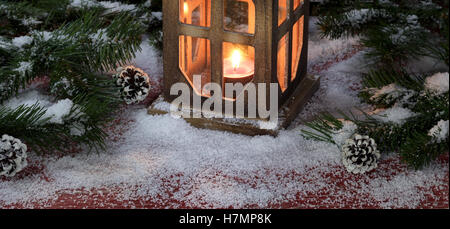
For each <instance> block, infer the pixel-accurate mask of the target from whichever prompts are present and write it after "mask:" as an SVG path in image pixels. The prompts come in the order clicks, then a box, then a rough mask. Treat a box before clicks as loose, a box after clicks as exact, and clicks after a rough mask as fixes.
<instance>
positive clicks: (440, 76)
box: [425, 72, 449, 95]
mask: <svg viewBox="0 0 450 229" xmlns="http://www.w3.org/2000/svg"><path fill="white" fill-rule="evenodd" d="M448 77H449V75H448V72H445V73H437V74H434V75H433V76H430V77H428V78H427V79H426V81H425V87H426V88H427V89H428V90H429V91H431V92H432V93H435V94H438V95H440V94H443V93H448V87H449V86H448Z"/></svg>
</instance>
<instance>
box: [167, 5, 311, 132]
mask: <svg viewBox="0 0 450 229" xmlns="http://www.w3.org/2000/svg"><path fill="white" fill-rule="evenodd" d="M308 17H309V0H163V24H164V25H163V33H164V35H163V36H164V51H163V59H164V99H165V100H167V101H169V102H170V101H171V100H173V99H174V98H175V97H174V96H173V95H170V88H171V86H172V85H174V84H176V83H179V82H185V83H187V84H189V85H190V88H191V90H192V94H195V95H198V96H201V97H202V98H204V99H206V98H208V97H210V96H211V94H210V91H208V90H205V89H203V86H204V85H205V84H208V83H212V82H213V83H217V84H219V85H225V84H226V83H233V84H234V83H242V84H244V85H246V84H248V83H255V84H258V83H276V84H278V92H277V93H278V98H279V106H280V108H282V109H281V110H283V109H284V111H286V110H287V113H292V115H294V114H295V115H296V114H297V113H298V111H299V110H300V109H301V106H302V105H303V104H304V103H305V102H306V100H307V99H308V98H309V97H310V96H311V95H312V94H313V93H314V91H315V90H316V89H317V87H318V81H317V79H313V78H311V77H308V75H307V56H308V42H307V41H308ZM195 77H199V78H200V79H201V83H200V84H198V83H197V84H194V78H195ZM243 94H245V91H243V92H242V95H241V94H240V93H239V92H236V93H235V94H233V96H228V97H227V96H226V95H225V94H224V95H223V100H227V101H234V100H236V98H237V97H239V96H244V95H243ZM266 94H267V95H268V96H270V92H269V87H267V93H266ZM268 106H269V105H268ZM283 115H284V116H285V117H284V119H285V120H284V121H286V122H285V124H287V123H289V122H290V121H291V120H292V119H293V118H294V117H287V116H289V115H288V114H282V116H283ZM292 115H291V116H292ZM295 115H294V116H295Z"/></svg>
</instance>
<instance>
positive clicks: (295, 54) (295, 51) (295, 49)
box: [291, 16, 304, 80]
mask: <svg viewBox="0 0 450 229" xmlns="http://www.w3.org/2000/svg"><path fill="white" fill-rule="evenodd" d="M303 24H304V19H303V16H302V17H301V18H300V19H299V20H298V21H297V22H296V23H295V24H294V27H293V28H292V75H291V76H292V77H291V80H294V79H295V77H296V76H297V70H298V66H299V64H300V56H301V54H302V48H303Z"/></svg>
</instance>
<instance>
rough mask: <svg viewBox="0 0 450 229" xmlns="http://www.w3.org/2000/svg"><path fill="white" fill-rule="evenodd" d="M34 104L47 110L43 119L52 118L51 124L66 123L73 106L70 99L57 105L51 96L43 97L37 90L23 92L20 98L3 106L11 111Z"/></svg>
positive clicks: (10, 100)
mask: <svg viewBox="0 0 450 229" xmlns="http://www.w3.org/2000/svg"><path fill="white" fill-rule="evenodd" d="M34 104H39V106H40V107H43V108H46V109H47V111H46V112H45V114H44V115H43V117H42V119H45V118H50V122H53V123H58V124H63V123H64V121H63V118H64V116H66V115H68V114H69V113H70V111H71V109H72V106H73V102H72V101H71V100H70V99H64V100H59V101H57V102H56V103H55V102H53V99H52V98H51V97H50V96H48V95H43V94H42V93H40V92H39V91H38V90H37V89H35V88H31V89H29V90H26V91H24V92H22V93H21V94H20V95H19V96H16V97H13V98H11V99H9V100H8V101H6V102H5V103H4V104H3V105H4V106H6V107H8V108H10V109H16V108H17V107H19V106H21V105H25V106H32V105H34Z"/></svg>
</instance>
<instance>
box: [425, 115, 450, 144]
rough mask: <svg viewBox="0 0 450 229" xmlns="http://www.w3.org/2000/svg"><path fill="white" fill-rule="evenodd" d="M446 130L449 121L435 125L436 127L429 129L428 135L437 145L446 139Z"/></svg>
mask: <svg viewBox="0 0 450 229" xmlns="http://www.w3.org/2000/svg"><path fill="white" fill-rule="evenodd" d="M448 128H449V121H448V120H446V121H444V120H441V121H439V122H438V123H437V124H436V126H434V127H433V128H431V130H430V132H429V133H428V135H429V136H432V137H434V138H435V140H436V142H437V143H441V142H443V141H445V139H447V138H448Z"/></svg>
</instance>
